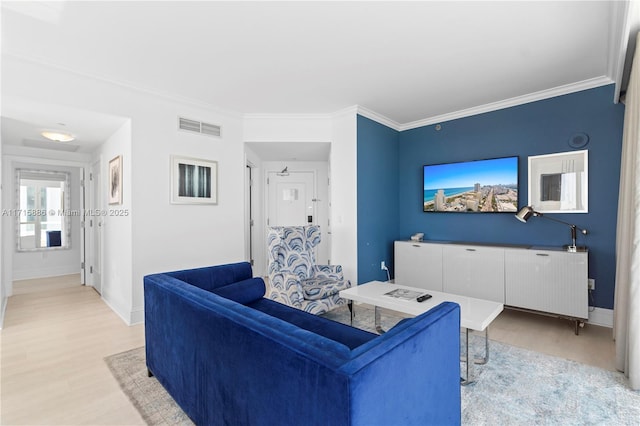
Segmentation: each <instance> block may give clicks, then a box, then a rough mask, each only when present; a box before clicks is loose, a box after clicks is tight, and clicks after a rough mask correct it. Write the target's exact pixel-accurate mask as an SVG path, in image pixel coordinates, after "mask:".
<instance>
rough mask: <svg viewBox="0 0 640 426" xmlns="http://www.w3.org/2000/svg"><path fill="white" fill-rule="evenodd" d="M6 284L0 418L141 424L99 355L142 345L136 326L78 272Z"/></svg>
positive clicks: (3, 421)
mask: <svg viewBox="0 0 640 426" xmlns="http://www.w3.org/2000/svg"><path fill="white" fill-rule="evenodd" d="M35 281H39V282H35ZM48 285H49V286H51V287H52V288H51V289H47V286H48ZM14 288H15V289H16V290H17V293H19V294H16V295H14V296H12V297H10V298H9V301H8V304H7V311H6V314H5V321H4V326H3V329H2V333H1V338H0V339H1V340H0V346H1V350H0V356H1V360H0V374H1V376H2V377H1V382H0V384H1V387H0V391H1V393H0V424H2V425H138V424H144V422H143V420H142V418H141V417H140V415H139V414H138V412H137V410H136V409H135V408H134V407H133V405H132V404H131V403H130V402H129V400H128V398H127V397H126V396H125V395H124V394H123V393H122V391H121V390H120V387H119V386H118V383H117V382H116V381H115V379H114V378H113V376H112V375H111V372H110V371H109V369H108V368H107V365H106V363H105V362H104V357H106V356H108V355H111V354H115V353H118V352H122V351H125V350H128V349H132V348H135V347H139V346H142V345H144V326H142V325H136V326H132V327H128V326H127V325H126V324H125V323H123V322H122V320H121V319H120V318H119V317H118V316H117V315H116V314H115V313H114V312H113V311H111V309H109V308H108V307H107V305H106V304H105V303H104V302H103V301H102V300H101V299H100V296H99V295H98V293H96V292H95V291H94V290H93V288H91V287H85V286H81V285H80V284H79V277H76V279H75V281H74V279H73V276H71V277H68V276H67V277H60V278H59V279H44V280H29V281H25V282H16V283H15V285H14Z"/></svg>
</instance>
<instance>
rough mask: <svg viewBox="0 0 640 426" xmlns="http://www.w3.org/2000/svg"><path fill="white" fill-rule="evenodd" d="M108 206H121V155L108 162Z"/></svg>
mask: <svg viewBox="0 0 640 426" xmlns="http://www.w3.org/2000/svg"><path fill="white" fill-rule="evenodd" d="M109 204H122V155H118V156H117V157H116V158H114V159H113V160H111V161H109Z"/></svg>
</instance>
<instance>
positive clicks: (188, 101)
mask: <svg viewBox="0 0 640 426" xmlns="http://www.w3.org/2000/svg"><path fill="white" fill-rule="evenodd" d="M2 56H3V57H9V58H12V59H15V60H18V61H22V62H27V63H31V64H35V65H38V66H41V67H45V68H51V69H55V70H58V71H63V72H66V73H69V74H73V75H75V76H78V77H82V78H87V79H90V80H96V81H100V82H102V83H107V84H112V85H115V86H119V87H122V88H124V89H128V90H131V91H134V92H138V93H143V94H145V95H150V96H154V97H158V98H161V99H165V100H169V101H172V102H177V103H181V104H184V105H187V106H191V107H197V108H202V109H206V110H209V111H212V112H215V113H218V114H221V115H226V116H229V117H233V118H236V119H242V114H241V113H239V112H237V111H233V110H230V109H224V108H221V107H219V106H217V105H214V104H210V103H208V102H204V101H200V100H198V99H193V98H189V97H186V96H180V95H175V94H173V93H169V92H162V91H159V90H154V89H149V88H146V87H141V86H138V85H136V84H134V83H130V82H127V81H122V80H116V79H112V78H109V77H105V76H102V75H97V74H92V73H86V72H82V71H78V70H75V69H73V68H69V67H65V66H62V65H59V64H55V63H52V62H48V61H45V60H43V59H40V58H36V57H33V56H28V55H22V54H18V53H15V52H5V51H3V52H2Z"/></svg>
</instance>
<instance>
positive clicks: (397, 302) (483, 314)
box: [340, 281, 504, 331]
mask: <svg viewBox="0 0 640 426" xmlns="http://www.w3.org/2000/svg"><path fill="white" fill-rule="evenodd" d="M396 289H404V290H409V291H415V292H419V293H420V294H421V295H422V294H425V293H429V294H430V295H431V296H432V297H431V298H430V299H428V300H425V301H424V302H417V301H416V300H415V298H414V299H411V300H404V299H398V298H395V297H391V296H387V295H385V293H388V292H390V291H392V290H396ZM340 297H342V298H345V299H350V300H353V301H356V302H363V303H368V304H370V305H374V306H379V307H381V308H386V309H391V310H394V311H398V312H402V313H405V314H410V315H415V316H417V315H420V314H422V313H424V312H427V311H428V310H429V309H431V308H433V307H435V306H437V305H439V304H440V303H442V302H455V303H457V304H458V305H460V326H461V327H464V328H468V329H471V330H476V331H483V330H484V329H485V328H487V327H488V326H489V324H491V322H492V321H493V320H494V319H495V318H496V317H497V316H498V315H499V314H500V312H502V309H503V308H504V306H503V304H502V303H499V302H493V301H491V300H484V299H475V298H473V297H466V296H459V295H456V294H449V293H441V292H438V291H433V290H425V289H423V288H416V287H409V286H406V285H399V284H392V283H388V282H381V281H371V282H368V283H365V284H360V285H358V286H354V287H351V288H349V289H347V290H342V291H341V292H340Z"/></svg>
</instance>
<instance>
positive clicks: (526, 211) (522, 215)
mask: <svg viewBox="0 0 640 426" xmlns="http://www.w3.org/2000/svg"><path fill="white" fill-rule="evenodd" d="M531 216H537V217H542V218H544V219H549V220H552V221H554V222H558V223H562V224H564V225H568V226H569V228H571V245H568V246H564V248H565V249H566V250H567V251H569V252H577V251H586V250H587V248H586V247H578V246H577V245H576V234H577V232H576V231H577V230H580V232H581V233H582V234H583V235H587V230H586V229H582V228H578V227H577V226H576V225H573V224H571V223H567V222H564V221H562V220H558V219H555V218H553V217H549V216H544V215H543V214H542V213H540V212H537V211H535V210H533V207H531V206H525V207H523V208H521V209H520V211H519V212H518V213H517V214H516V219H518V220H519V221H520V222H523V223H526V222H527V220H529V219H530V218H531Z"/></svg>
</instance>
